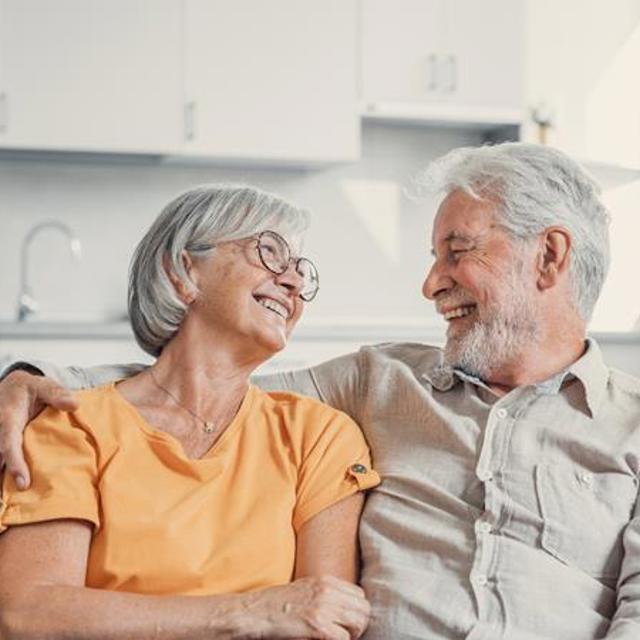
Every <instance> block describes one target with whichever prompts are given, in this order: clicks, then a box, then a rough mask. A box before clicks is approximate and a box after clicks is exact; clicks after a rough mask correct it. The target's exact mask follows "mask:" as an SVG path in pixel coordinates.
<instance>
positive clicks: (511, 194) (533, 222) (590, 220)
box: [417, 142, 609, 321]
mask: <svg viewBox="0 0 640 640" xmlns="http://www.w3.org/2000/svg"><path fill="white" fill-rule="evenodd" d="M417 184H418V187H419V188H420V189H421V190H422V189H427V190H429V191H431V192H433V191H439V192H442V191H444V192H445V193H450V192H452V191H455V190H457V189H460V190H462V191H464V192H466V193H467V194H469V195H471V196H472V197H474V198H478V199H489V200H494V201H497V202H498V203H499V215H500V223H501V224H502V225H503V226H504V227H505V228H506V229H507V230H508V231H509V232H510V233H511V234H512V235H513V236H515V237H516V238H520V239H523V240H527V239H530V238H532V237H533V236H536V235H538V234H539V233H541V232H542V231H543V230H544V229H546V228H548V227H551V226H560V227H564V228H565V229H566V230H567V231H569V233H570V234H571V237H572V241H573V242H572V246H571V253H570V255H571V264H570V273H571V278H572V285H573V295H574V299H573V304H574V306H575V308H576V310H577V312H578V313H579V314H580V316H581V317H582V318H583V319H584V320H585V321H588V320H589V319H590V318H591V314H592V313H593V308H594V307H595V304H596V301H597V299H598V296H599V295H600V291H601V289H602V285H603V284H604V280H605V278H606V275H607V271H608V269H609V213H608V211H607V209H606V208H605V206H604V205H603V203H602V201H601V200H600V197H599V196H600V187H599V186H598V184H597V183H596V182H595V180H594V179H593V178H591V176H589V174H587V173H586V172H585V170H584V169H582V168H581V167H580V165H578V163H577V162H575V161H574V160H572V159H571V158H569V157H568V156H567V155H565V154H564V153H561V152H560V151H558V150H556V149H552V148H550V147H546V146H543V145H536V144H526V143H521V142H507V143H503V144H498V145H495V146H484V147H463V148H461V149H455V150H453V151H451V152H449V153H448V154H446V155H445V156H443V157H442V158H440V159H438V160H435V161H434V162H433V163H431V164H430V165H429V166H428V167H427V169H426V170H425V172H424V173H423V174H422V175H421V176H419V177H418V179H417Z"/></svg>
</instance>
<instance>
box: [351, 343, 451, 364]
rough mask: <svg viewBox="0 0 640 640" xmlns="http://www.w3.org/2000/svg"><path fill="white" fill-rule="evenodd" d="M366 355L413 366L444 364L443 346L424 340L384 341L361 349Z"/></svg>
mask: <svg viewBox="0 0 640 640" xmlns="http://www.w3.org/2000/svg"><path fill="white" fill-rule="evenodd" d="M360 353H361V354H362V355H363V356H364V357H368V358H371V359H381V360H390V361H396V362H398V363H402V364H405V365H408V366H410V367H412V368H416V367H418V368H420V369H428V368H432V367H437V366H440V365H442V363H443V360H444V357H443V351H442V348H441V347H438V346H435V345H430V344H424V343H422V342H382V343H380V344H374V345H367V346H364V347H362V348H361V349H360Z"/></svg>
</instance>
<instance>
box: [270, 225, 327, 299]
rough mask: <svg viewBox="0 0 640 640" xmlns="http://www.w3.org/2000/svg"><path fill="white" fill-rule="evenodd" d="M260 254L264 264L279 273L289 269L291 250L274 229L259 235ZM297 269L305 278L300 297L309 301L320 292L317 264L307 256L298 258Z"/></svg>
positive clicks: (303, 278)
mask: <svg viewBox="0 0 640 640" xmlns="http://www.w3.org/2000/svg"><path fill="white" fill-rule="evenodd" d="M258 254H259V255H260V260H262V263H263V264H264V266H265V267H266V268H267V269H269V271H271V272H273V273H276V274H278V275H280V274H282V273H284V272H285V271H286V270H287V268H288V267H289V262H290V261H291V250H290V249H289V245H288V244H287V241H286V240H285V239H284V238H283V237H282V236H280V235H278V234H277V233H274V232H273V231H263V232H262V233H261V234H260V235H259V236H258ZM296 271H297V273H298V275H300V276H301V277H302V280H303V285H302V290H301V292H300V297H301V298H302V299H303V300H305V301H307V302H309V301H311V300H313V298H314V297H315V295H316V293H317V292H318V287H319V279H318V271H317V269H316V267H315V265H314V264H313V263H312V262H311V261H310V260H307V259H306V258H298V260H297V261H296Z"/></svg>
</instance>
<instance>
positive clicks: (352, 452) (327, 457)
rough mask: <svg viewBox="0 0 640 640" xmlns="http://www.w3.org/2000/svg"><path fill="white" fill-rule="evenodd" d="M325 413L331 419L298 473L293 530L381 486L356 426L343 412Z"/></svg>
mask: <svg viewBox="0 0 640 640" xmlns="http://www.w3.org/2000/svg"><path fill="white" fill-rule="evenodd" d="M326 411H327V413H328V414H329V416H330V417H329V419H328V420H327V421H326V423H325V425H324V428H322V429H321V430H320V432H319V434H318V436H317V437H316V439H315V441H314V442H313V443H312V444H311V446H310V447H309V450H308V452H307V453H306V455H305V458H304V460H303V463H302V466H301V468H300V470H299V474H298V486H297V501H296V507H295V510H294V515H293V525H294V527H295V529H296V531H297V530H298V529H300V527H301V526H302V525H303V524H304V523H305V522H306V521H307V520H309V519H311V518H312V517H313V516H315V515H316V514H318V513H319V512H320V511H322V510H323V509H326V508H327V507H329V506H331V505H332V504H335V503H336V502H339V501H340V500H342V499H343V498H346V497H348V496H350V495H353V494H355V493H357V492H358V491H363V490H365V489H370V488H371V487H374V486H376V485H377V484H379V483H380V478H379V477H378V474H377V473H376V472H375V471H374V470H373V469H372V467H371V456H370V454H369V448H368V446H367V443H366V441H365V439H364V436H363V435H362V432H361V431H360V429H359V427H358V426H357V425H356V424H355V422H353V420H351V419H350V418H349V417H348V416H346V415H345V414H343V413H340V412H338V411H334V410H332V409H329V407H327V408H326ZM310 419H313V418H312V417H310Z"/></svg>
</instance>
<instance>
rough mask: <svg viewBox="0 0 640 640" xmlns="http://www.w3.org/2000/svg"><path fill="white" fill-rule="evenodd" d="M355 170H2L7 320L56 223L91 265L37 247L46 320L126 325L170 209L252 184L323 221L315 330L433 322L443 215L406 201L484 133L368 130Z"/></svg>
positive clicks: (0, 240)
mask: <svg viewBox="0 0 640 640" xmlns="http://www.w3.org/2000/svg"><path fill="white" fill-rule="evenodd" d="M363 142H364V154H363V158H362V160H361V161H360V162H358V163H356V164H343V165H333V166H330V167H326V168H320V169H313V170H293V169H291V170H282V169H264V168H256V169H250V168H223V167H215V166H202V165H191V166H184V165H183V166H175V165H173V166H171V165H169V166H167V165H162V164H154V163H153V162H152V161H151V160H147V161H144V160H140V161H138V162H133V161H131V160H128V161H120V160H118V161H111V162H109V161H104V160H100V161H96V160H85V159H83V158H82V157H81V156H78V157H77V159H75V158H74V157H73V156H68V157H66V158H64V159H55V160H50V161H45V160H33V159H6V158H5V159H2V158H0V226H1V229H2V232H1V233H0V271H1V273H2V278H0V318H2V319H12V318H13V317H14V314H15V306H16V298H17V295H18V277H19V276H18V262H19V251H20V243H21V241H22V239H23V238H24V236H25V234H26V232H27V231H28V229H29V228H30V227H31V226H33V225H34V224H36V223H37V222H40V221H42V220H45V219H57V220H60V221H62V222H64V223H66V224H67V225H68V226H69V227H71V228H72V229H73V230H74V232H75V233H76V234H77V235H78V236H79V237H80V239H81V241H82V245H83V258H82V262H81V263H80V264H78V263H77V262H75V261H74V260H73V258H72V257H71V254H70V251H69V247H68V243H67V242H66V240H65V239H64V238H63V236H62V235H60V234H57V233H55V232H54V231H44V232H43V233H42V234H41V235H40V236H38V238H36V240H35V241H34V243H33V246H32V251H31V265H30V267H31V269H30V270H31V282H32V285H33V293H34V296H35V297H36V299H37V300H38V301H39V303H40V307H41V314H42V317H45V318H52V319H53V318H77V319H96V318H100V319H105V318H107V319H112V320H113V319H121V318H123V316H124V314H125V308H126V305H125V298H126V276H127V268H128V264H129V258H130V255H131V253H132V251H133V248H134V246H135V244H136V242H137V241H138V239H139V238H140V237H141V236H142V234H143V232H144V231H145V230H146V228H147V227H148V226H149V224H150V223H151V221H152V220H153V219H154V217H155V216H156V215H157V213H158V212H159V211H160V209H161V207H162V206H163V205H164V204H166V202H167V201H168V200H169V199H171V198H172V197H173V196H175V195H176V194H177V193H179V192H180V191H182V190H184V189H187V188H189V187H191V186H194V185H198V184H202V183H207V182H217V181H241V182H248V183H251V184H255V185H258V186H260V187H262V188H265V189H268V190H272V191H275V192H277V193H279V194H281V195H283V196H285V197H288V198H291V199H292V200H294V201H295V202H297V203H299V204H301V205H302V206H305V207H307V208H309V209H311V211H312V212H313V222H312V227H311V230H310V233H309V235H308V239H307V242H306V246H305V253H306V254H308V255H309V256H310V257H312V258H313V259H314V260H315V261H316V263H317V264H318V266H319V269H320V273H321V283H322V289H321V292H320V294H319V296H318V298H317V300H316V301H314V303H313V305H310V306H309V308H308V311H307V315H308V318H309V319H312V318H326V317H331V318H347V317H349V318H353V317H364V318H386V317H393V318H398V317H425V318H427V317H429V316H430V313H431V311H430V305H429V304H427V303H425V301H424V300H422V298H421V296H420V286H421V282H422V278H423V276H424V272H425V268H426V266H427V263H428V253H427V251H428V243H429V236H428V228H427V225H428V222H429V218H430V216H431V215H432V213H433V203H432V202H429V201H425V202H420V203H416V202H412V201H411V200H410V199H408V198H406V197H405V196H404V194H403V190H404V188H405V186H406V185H407V184H408V183H409V182H410V179H411V177H412V176H413V175H415V174H416V172H417V171H418V170H419V169H420V168H421V167H423V166H424V165H426V164H427V163H428V162H429V160H431V159H432V158H434V157H436V156H439V155H441V154H442V153H444V152H446V151H447V150H448V149H450V148H453V147H455V146H459V145H465V144H478V143H479V142H481V138H480V134H478V133H476V132H473V131H455V130H436V129H425V128H416V127H388V126H383V125H366V126H365V129H364V131H363Z"/></svg>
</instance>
